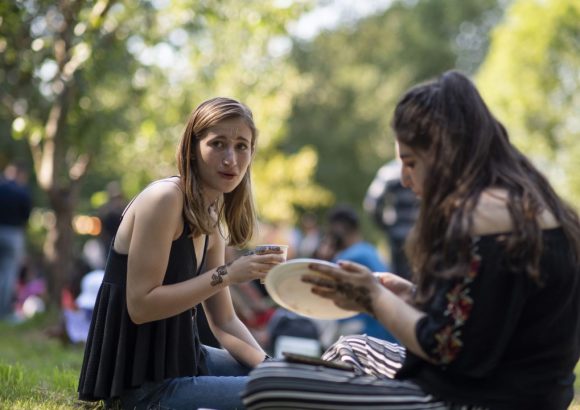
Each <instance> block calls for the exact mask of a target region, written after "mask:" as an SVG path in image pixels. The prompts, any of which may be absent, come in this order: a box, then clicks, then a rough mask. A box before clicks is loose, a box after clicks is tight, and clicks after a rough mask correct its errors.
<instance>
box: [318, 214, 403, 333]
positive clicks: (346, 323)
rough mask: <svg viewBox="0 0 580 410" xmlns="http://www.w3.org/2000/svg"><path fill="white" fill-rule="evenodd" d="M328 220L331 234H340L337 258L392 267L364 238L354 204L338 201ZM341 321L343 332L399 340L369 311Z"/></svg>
mask: <svg viewBox="0 0 580 410" xmlns="http://www.w3.org/2000/svg"><path fill="white" fill-rule="evenodd" d="M327 220H328V234H329V235H330V236H332V237H334V238H336V240H335V244H336V249H335V254H334V255H333V257H332V261H333V262H338V261H351V262H356V263H359V264H361V265H363V266H366V267H367V268H368V269H370V270H371V272H387V271H389V268H388V267H387V265H386V264H385V263H384V262H383V260H382V258H381V256H380V254H379V252H378V250H377V248H376V247H375V246H374V245H373V244H371V243H370V242H368V241H365V240H364V237H363V234H362V232H361V229H360V219H359V216H358V214H357V213H356V211H355V210H354V209H353V208H352V207H350V206H347V205H338V206H336V207H334V208H332V209H331V210H330V211H329V213H328V217H327ZM338 323H339V329H338V335H339V336H342V335H347V334H366V335H368V336H372V337H376V338H379V339H383V340H388V341H391V342H395V341H396V340H395V338H394V337H393V336H392V335H391V334H390V333H389V331H388V330H387V329H385V327H384V326H383V325H381V324H380V323H379V322H378V321H377V320H376V319H375V318H373V317H372V316H369V315H368V314H367V313H359V314H357V315H356V316H354V317H353V318H348V319H341V320H339V321H338ZM335 339H336V338H335Z"/></svg>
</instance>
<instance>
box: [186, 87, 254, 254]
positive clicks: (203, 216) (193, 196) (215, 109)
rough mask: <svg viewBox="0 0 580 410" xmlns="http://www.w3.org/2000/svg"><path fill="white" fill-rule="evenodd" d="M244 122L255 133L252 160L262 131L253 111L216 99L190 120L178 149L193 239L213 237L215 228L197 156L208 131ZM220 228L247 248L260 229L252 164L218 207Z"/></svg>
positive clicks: (188, 221) (234, 101)
mask: <svg viewBox="0 0 580 410" xmlns="http://www.w3.org/2000/svg"><path fill="white" fill-rule="evenodd" d="M231 118H241V119H242V120H243V121H244V122H245V123H246V125H247V126H248V128H249V129H250V131H251V133H252V141H251V149H252V158H253V155H254V153H255V151H256V143H257V138H258V131H257V129H256V126H255V124H254V119H253V115H252V111H250V109H249V108H248V107H246V106H245V105H244V104H242V103H240V102H238V101H236V100H233V99H231V98H225V97H216V98H212V99H210V100H207V101H204V102H203V103H201V104H200V105H199V106H198V107H197V108H196V109H195V110H193V112H192V113H191V115H190V116H189V120H188V122H187V125H186V127H185V130H184V132H183V136H182V137H181V142H180V143H179V146H178V148H177V166H178V169H179V174H180V176H181V183H182V185H183V189H184V192H185V203H184V207H183V208H184V217H185V220H186V222H187V223H188V224H189V226H190V228H191V232H192V235H193V236H198V235H201V234H206V235H207V234H209V233H211V231H212V230H213V228H214V226H215V221H213V220H212V219H211V218H210V216H209V213H208V210H207V208H206V205H205V204H204V201H203V197H202V193H201V186H200V181H199V175H198V171H197V166H196V163H195V161H196V160H195V152H196V147H197V146H198V144H199V141H200V140H202V139H203V138H205V136H206V134H207V130H208V129H209V128H210V127H213V126H214V125H216V124H218V123H219V122H221V121H224V120H228V119H231ZM216 209H217V213H218V224H219V225H218V226H219V227H220V229H221V228H222V222H225V228H227V237H228V243H229V245H233V246H243V245H245V244H246V243H247V242H248V241H249V240H250V239H251V238H252V235H253V233H254V229H255V227H256V211H255V205H254V198H253V195H252V179H251V163H250V165H248V169H247V171H246V174H245V175H244V177H243V179H242V181H241V182H240V184H239V185H238V186H237V187H236V188H235V189H234V190H233V191H232V192H228V193H226V194H224V195H223V197H222V198H219V199H218V202H217V203H216Z"/></svg>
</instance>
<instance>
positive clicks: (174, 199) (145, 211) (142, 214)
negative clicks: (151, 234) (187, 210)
mask: <svg viewBox="0 0 580 410" xmlns="http://www.w3.org/2000/svg"><path fill="white" fill-rule="evenodd" d="M134 208H135V209H134V210H133V215H134V216H133V218H134V221H135V223H136V224H139V226H141V227H146V228H147V229H151V230H153V231H155V232H167V234H168V235H170V236H172V237H173V239H176V238H177V237H179V235H180V234H181V232H182V230H183V193H182V191H181V189H180V188H179V185H178V184H176V183H174V182H172V181H171V180H169V179H163V180H160V181H156V182H154V183H152V184H151V185H149V186H148V187H147V188H145V189H144V190H143V191H142V192H141V194H139V196H138V197H137V199H136V200H135V204H134Z"/></svg>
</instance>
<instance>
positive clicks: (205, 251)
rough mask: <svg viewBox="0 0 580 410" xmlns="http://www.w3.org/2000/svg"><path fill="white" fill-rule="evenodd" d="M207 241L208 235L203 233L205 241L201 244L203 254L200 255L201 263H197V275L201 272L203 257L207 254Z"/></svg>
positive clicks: (203, 263) (203, 262)
mask: <svg viewBox="0 0 580 410" xmlns="http://www.w3.org/2000/svg"><path fill="white" fill-rule="evenodd" d="M208 243H209V235H205V243H204V244H203V255H202V257H201V263H200V264H199V265H198V266H199V267H198V268H197V274H198V275H199V274H200V273H201V272H203V269H204V266H205V257H206V254H207V245H208Z"/></svg>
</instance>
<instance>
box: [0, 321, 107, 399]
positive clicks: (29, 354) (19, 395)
mask: <svg viewBox="0 0 580 410" xmlns="http://www.w3.org/2000/svg"><path fill="white" fill-rule="evenodd" d="M56 322H57V321H56V320H54V318H51V317H50V315H45V316H42V317H38V318H35V319H34V320H31V321H29V322H26V323H23V324H19V325H10V324H6V323H0V335H1V336H0V352H2V353H1V354H0V409H39V410H56V409H79V408H83V409H100V408H101V406H100V405H90V404H89V405H86V404H83V403H82V402H79V401H78V400H77V399H76V388H77V382H78V377H79V369H80V367H81V363H82V355H83V348H82V346H70V345H69V346H65V345H63V343H62V342H60V341H59V340H58V339H53V338H49V337H48V336H47V335H46V334H45V330H46V329H47V328H48V327H50V326H51V325H54V323H56Z"/></svg>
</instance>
